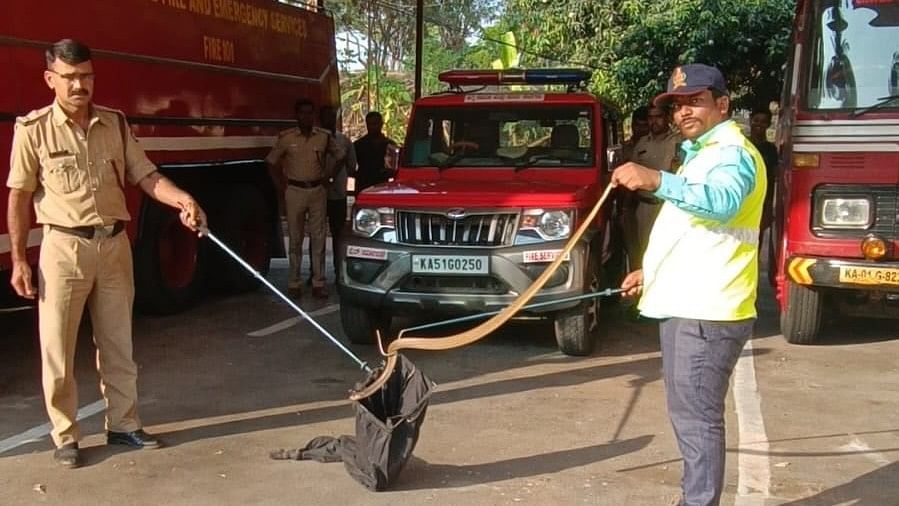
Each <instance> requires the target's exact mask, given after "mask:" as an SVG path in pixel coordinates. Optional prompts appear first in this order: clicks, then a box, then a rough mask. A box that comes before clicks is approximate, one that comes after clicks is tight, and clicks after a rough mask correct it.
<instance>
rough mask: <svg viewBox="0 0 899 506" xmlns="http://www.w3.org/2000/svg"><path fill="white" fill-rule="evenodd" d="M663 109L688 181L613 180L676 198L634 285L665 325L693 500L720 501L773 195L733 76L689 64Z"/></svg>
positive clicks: (649, 174) (662, 101) (676, 421)
mask: <svg viewBox="0 0 899 506" xmlns="http://www.w3.org/2000/svg"><path fill="white" fill-rule="evenodd" d="M654 103H655V104H656V105H660V106H666V107H668V106H670V107H671V108H672V110H673V117H674V123H675V125H677V127H678V129H679V130H680V132H681V134H682V135H683V136H684V138H685V139H686V140H685V141H684V143H683V144H682V145H681V147H680V149H681V153H680V155H681V159H682V160H683V164H682V165H681V167H680V169H679V170H678V172H677V173H676V174H671V173H667V172H664V171H658V170H653V169H649V168H647V167H643V166H641V165H638V164H636V163H627V164H624V165H622V166H621V167H619V168H618V169H617V170H616V171H615V172H614V173H613V175H612V184H614V185H618V186H624V187H626V188H628V189H630V190H644V191H648V192H652V193H653V194H654V195H655V196H656V197H659V198H660V199H662V200H664V202H665V203H664V204H663V206H662V209H661V211H660V212H659V216H658V218H657V219H656V222H655V225H654V226H653V229H652V232H651V234H650V236H649V244H648V246H647V248H646V252H645V253H644V256H643V263H642V265H641V266H640V267H641V268H640V269H639V270H636V271H634V272H632V273H630V274H629V275H628V276H627V277H626V278H625V280H624V282H623V283H622V288H623V289H625V290H626V294H627V295H629V296H637V295H640V294H641V293H642V296H641V299H640V302H639V305H638V307H639V310H640V312H641V314H642V315H644V316H648V317H651V318H657V319H659V320H660V321H661V323H660V332H659V334H660V340H661V347H662V363H663V370H664V377H665V389H666V395H667V401H668V402H667V403H668V415H669V417H670V419H671V424H672V426H673V427H674V432H675V435H676V437H677V442H678V446H679V448H680V451H681V455H682V456H683V458H684V477H683V480H682V483H681V487H682V504H685V505H690V506H698V505H716V504H718V502H719V500H720V497H721V490H722V488H723V482H724V461H725V459H724V456H725V453H724V450H725V438H724V399H725V396H726V395H727V388H728V384H729V380H730V376H731V374H732V372H733V370H734V367H735V365H736V363H737V359H738V358H739V356H740V351H741V350H742V349H743V346H744V344H745V343H746V341H747V340H748V339H749V337H750V335H751V334H752V328H753V324H754V322H755V318H756V309H755V300H756V290H757V287H758V230H759V221H760V220H761V216H762V207H763V201H764V198H765V190H766V177H765V164H764V161H763V160H762V157H761V155H759V152H758V150H756V149H755V147H754V146H753V145H752V143H751V142H749V140H748V139H746V138H745V137H744V136H743V134H742V132H741V131H740V128H739V126H737V125H736V124H735V123H734V122H733V121H732V120H731V119H730V117H729V109H730V99H729V97H728V93H727V85H726V83H725V81H724V76H722V75H721V72H719V71H718V69H715V68H713V67H709V66H706V65H701V64H692V65H684V66H682V67H678V68H676V69H675V70H674V72H673V73H672V74H671V78H670V79H669V80H668V89H667V91H666V92H665V93H662V94H661V95H659V96H658V97H656V98H655V100H654Z"/></svg>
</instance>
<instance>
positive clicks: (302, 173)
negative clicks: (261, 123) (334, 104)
mask: <svg viewBox="0 0 899 506" xmlns="http://www.w3.org/2000/svg"><path fill="white" fill-rule="evenodd" d="M345 156H346V152H345V151H344V150H343V148H342V147H340V146H339V145H338V143H336V142H334V141H333V139H332V138H331V134H330V133H328V131H327V130H322V129H320V128H313V129H312V133H311V134H310V135H309V136H308V137H307V136H305V135H303V134H302V132H300V129H299V128H297V127H293V128H289V129H287V130H284V131H283V132H281V133H280V134H279V135H278V140H277V141H275V147H273V148H272V150H271V151H270V152H269V154H268V156H266V157H265V161H266V163H268V164H269V165H272V166H278V164H279V163H280V164H281V165H280V166H281V170H282V171H284V175H285V176H287V178H288V179H293V180H295V181H316V180H319V179H326V178H329V177H331V175H332V174H333V173H334V169H335V167H336V164H337V161H338V160H343V158H344V157H345Z"/></svg>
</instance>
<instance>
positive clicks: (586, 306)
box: [553, 248, 600, 357]
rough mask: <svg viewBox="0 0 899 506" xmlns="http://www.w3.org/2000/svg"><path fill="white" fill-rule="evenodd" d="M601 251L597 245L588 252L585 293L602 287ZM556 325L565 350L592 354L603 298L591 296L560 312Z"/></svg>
mask: <svg viewBox="0 0 899 506" xmlns="http://www.w3.org/2000/svg"><path fill="white" fill-rule="evenodd" d="M599 254H600V252H599V251H596V250H594V249H593V248H591V249H590V250H589V251H588V253H587V255H588V260H587V276H588V279H587V281H586V283H585V284H584V288H585V290H584V293H587V292H588V291H589V292H597V291H599V289H600V269H599V258H597V256H598V255H599ZM553 328H554V330H555V334H556V343H558V345H559V350H560V351H561V352H562V353H564V354H566V355H572V356H576V357H582V356H587V355H590V354H591V353H593V350H594V349H595V348H596V341H597V340H598V338H599V299H598V298H594V299H587V300H585V301H582V302H581V303H580V304H578V305H577V306H575V307H573V308H569V309H563V310H561V311H559V312H557V313H556V314H555V318H554V321H553Z"/></svg>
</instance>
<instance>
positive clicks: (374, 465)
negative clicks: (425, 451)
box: [271, 355, 435, 491]
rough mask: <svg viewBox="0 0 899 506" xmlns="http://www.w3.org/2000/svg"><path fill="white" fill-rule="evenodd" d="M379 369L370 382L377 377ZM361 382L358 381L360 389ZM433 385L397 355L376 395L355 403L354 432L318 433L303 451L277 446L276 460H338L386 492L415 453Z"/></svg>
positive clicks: (360, 479) (358, 478)
mask: <svg viewBox="0 0 899 506" xmlns="http://www.w3.org/2000/svg"><path fill="white" fill-rule="evenodd" d="M377 372H378V371H375V372H374V373H372V375H371V376H370V377H369V378H367V379H366V380H365V381H364V382H363V385H364V384H367V383H368V382H369V381H370V380H371V379H372V378H374V377H376V376H377ZM361 386H362V385H357V389H359V388H361ZM434 387H435V384H434V382H432V381H431V380H430V379H428V377H427V376H425V375H424V373H422V372H421V371H420V370H419V369H418V368H417V367H415V365H414V364H413V363H412V362H410V361H409V360H407V359H406V358H405V357H404V356H402V355H399V356H398V360H397V365H396V368H395V369H394V371H393V374H391V375H390V379H388V380H387V383H385V384H384V386H383V387H381V389H380V390H378V392H377V393H375V394H374V395H372V396H371V397H368V398H366V399H362V400H361V401H358V402H354V403H353V410H354V411H355V413H356V436H355V437H353V436H340V437H338V438H334V437H330V436H319V437H316V438H314V439H312V440H311V441H309V443H308V444H307V445H306V446H305V447H303V448H300V449H297V450H278V451H276V452H273V453H272V455H271V456H272V458H274V459H292V460H315V461H318V462H340V461H343V464H344V467H346V470H347V472H348V473H350V476H352V477H353V479H355V480H356V481H358V482H359V483H361V484H363V485H364V486H365V487H366V488H368V489H370V490H376V491H381V490H386V489H388V488H389V487H390V486H391V485H392V484H393V483H394V482H395V481H396V479H397V478H398V477H399V475H400V472H401V471H402V470H403V466H405V465H406V462H408V461H409V458H410V457H412V451H413V450H415V444H416V443H417V442H418V434H419V430H420V429H421V425H422V423H424V419H425V412H426V411H427V408H428V401H429V400H430V397H431V394H432V392H433V389H434Z"/></svg>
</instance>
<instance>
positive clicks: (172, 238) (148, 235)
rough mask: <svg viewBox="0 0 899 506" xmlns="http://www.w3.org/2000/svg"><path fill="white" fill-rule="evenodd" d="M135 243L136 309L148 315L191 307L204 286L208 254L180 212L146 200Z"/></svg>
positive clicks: (169, 312) (170, 312) (173, 311)
mask: <svg viewBox="0 0 899 506" xmlns="http://www.w3.org/2000/svg"><path fill="white" fill-rule="evenodd" d="M142 209H143V210H142V212H141V221H140V231H139V232H138V236H137V240H136V241H135V244H134V282H135V306H136V307H137V308H138V310H139V311H141V312H143V313H147V314H157V315H163V314H173V313H177V312H180V311H184V310H185V309H187V308H189V307H191V306H192V305H193V304H194V303H195V302H196V301H197V298H198V297H199V295H200V292H201V290H202V285H203V271H204V265H205V260H204V258H203V257H204V254H203V250H202V248H200V247H199V244H198V238H197V236H196V234H194V233H193V232H191V231H190V230H188V229H187V228H185V227H184V226H183V225H182V224H181V220H180V219H179V218H178V213H177V211H176V210H174V209H172V208H170V207H168V206H164V205H163V204H160V203H158V202H156V201H154V200H151V199H144V204H143V208H142Z"/></svg>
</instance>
